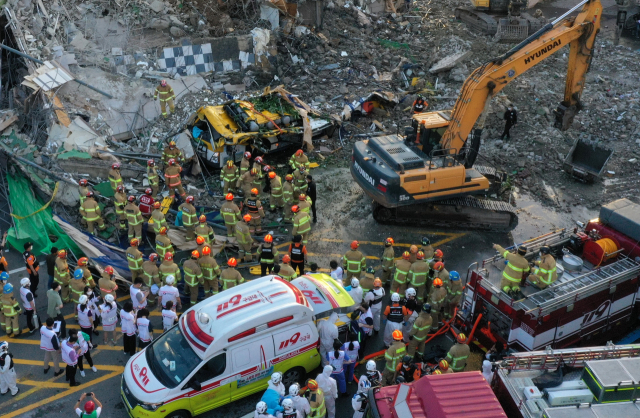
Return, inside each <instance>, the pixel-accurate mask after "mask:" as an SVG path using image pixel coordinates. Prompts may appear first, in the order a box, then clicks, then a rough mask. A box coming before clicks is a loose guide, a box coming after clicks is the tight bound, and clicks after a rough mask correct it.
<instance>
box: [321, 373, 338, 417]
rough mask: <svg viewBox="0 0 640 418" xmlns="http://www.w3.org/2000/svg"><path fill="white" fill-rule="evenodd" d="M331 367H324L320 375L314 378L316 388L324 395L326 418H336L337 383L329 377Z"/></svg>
mask: <svg viewBox="0 0 640 418" xmlns="http://www.w3.org/2000/svg"><path fill="white" fill-rule="evenodd" d="M331 373H333V367H331V366H329V365H326V366H324V369H323V370H322V373H320V374H319V375H318V377H316V382H318V386H319V387H320V389H322V392H323V393H324V405H325V406H326V408H327V418H336V399H337V398H338V383H337V382H336V380H335V379H334V378H333V377H331Z"/></svg>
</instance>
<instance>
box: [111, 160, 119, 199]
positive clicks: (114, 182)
mask: <svg viewBox="0 0 640 418" xmlns="http://www.w3.org/2000/svg"><path fill="white" fill-rule="evenodd" d="M109 185H110V186H111V189H112V190H113V192H114V193H115V192H116V191H117V190H118V186H122V175H121V174H120V163H113V164H111V170H109Z"/></svg>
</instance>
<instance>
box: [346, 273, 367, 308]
mask: <svg viewBox="0 0 640 418" xmlns="http://www.w3.org/2000/svg"><path fill="white" fill-rule="evenodd" d="M348 293H349V295H350V296H351V299H353V301H354V302H355V305H360V304H361V303H362V298H363V292H362V288H361V287H360V281H359V280H358V279H356V278H355V277H354V278H352V279H351V290H349V292H348Z"/></svg>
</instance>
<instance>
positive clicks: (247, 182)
mask: <svg viewBox="0 0 640 418" xmlns="http://www.w3.org/2000/svg"><path fill="white" fill-rule="evenodd" d="M256 179H259V177H258V170H256V169H255V168H252V169H251V170H248V171H246V172H245V173H244V174H243V175H241V176H240V178H239V179H238V184H237V186H236V187H237V188H238V189H240V190H242V194H243V196H245V197H247V196H249V195H250V194H251V189H252V188H253V183H254V180H256Z"/></svg>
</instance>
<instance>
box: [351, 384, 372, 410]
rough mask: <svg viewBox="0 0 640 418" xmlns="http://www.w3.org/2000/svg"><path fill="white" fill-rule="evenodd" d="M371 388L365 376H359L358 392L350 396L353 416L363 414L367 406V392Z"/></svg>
mask: <svg viewBox="0 0 640 418" xmlns="http://www.w3.org/2000/svg"><path fill="white" fill-rule="evenodd" d="M370 388H371V383H369V379H367V376H360V381H359V382H358V393H356V394H355V395H353V398H351V407H352V408H353V418H362V417H363V416H364V410H365V408H366V407H367V401H368V398H367V392H368V391H369V389H370Z"/></svg>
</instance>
